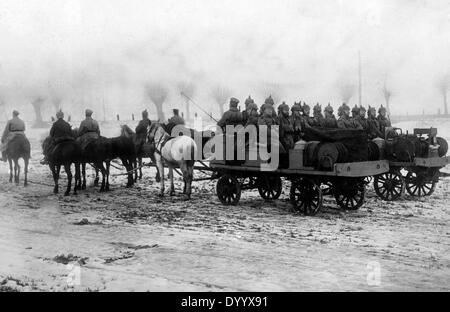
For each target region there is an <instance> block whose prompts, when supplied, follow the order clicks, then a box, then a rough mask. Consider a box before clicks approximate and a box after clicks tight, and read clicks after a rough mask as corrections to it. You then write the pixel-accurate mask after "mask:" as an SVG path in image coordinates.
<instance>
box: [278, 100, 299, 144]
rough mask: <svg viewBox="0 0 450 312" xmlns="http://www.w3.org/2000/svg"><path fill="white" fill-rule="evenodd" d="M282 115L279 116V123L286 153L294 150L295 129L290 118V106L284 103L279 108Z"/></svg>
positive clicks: (281, 139) (281, 140)
mask: <svg viewBox="0 0 450 312" xmlns="http://www.w3.org/2000/svg"><path fill="white" fill-rule="evenodd" d="M278 110H279V112H280V114H279V116H278V123H279V125H280V132H279V137H280V143H281V144H282V145H283V147H284V149H285V151H288V150H290V149H293V148H294V143H295V142H294V127H293V125H292V122H291V119H290V118H289V106H288V105H286V103H284V102H283V104H281V105H280V107H279V108H278Z"/></svg>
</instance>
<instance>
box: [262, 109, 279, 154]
mask: <svg viewBox="0 0 450 312" xmlns="http://www.w3.org/2000/svg"><path fill="white" fill-rule="evenodd" d="M262 113H263V114H262V116H260V117H259V118H258V131H260V129H261V127H262V126H265V127H266V129H267V137H266V138H263V141H262V142H261V143H263V144H267V150H268V151H270V140H271V133H270V132H271V129H272V126H275V125H278V118H276V117H275V116H274V115H273V113H274V109H273V107H272V106H271V105H266V106H265V107H264V111H263V112H262Z"/></svg>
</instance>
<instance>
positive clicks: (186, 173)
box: [180, 161, 194, 200]
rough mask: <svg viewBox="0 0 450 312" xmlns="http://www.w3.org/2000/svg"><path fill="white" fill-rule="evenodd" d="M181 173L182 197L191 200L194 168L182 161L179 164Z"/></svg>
mask: <svg viewBox="0 0 450 312" xmlns="http://www.w3.org/2000/svg"><path fill="white" fill-rule="evenodd" d="M180 169H181V172H182V173H183V181H184V197H185V199H186V200H188V199H190V198H191V191H192V190H191V186H192V178H193V172H194V166H193V165H189V164H188V163H187V162H186V161H182V163H181V164H180Z"/></svg>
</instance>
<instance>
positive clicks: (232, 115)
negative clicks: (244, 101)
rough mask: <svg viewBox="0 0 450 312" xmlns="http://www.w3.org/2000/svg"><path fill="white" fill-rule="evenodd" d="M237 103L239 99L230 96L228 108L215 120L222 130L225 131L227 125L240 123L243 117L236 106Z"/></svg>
mask: <svg viewBox="0 0 450 312" xmlns="http://www.w3.org/2000/svg"><path fill="white" fill-rule="evenodd" d="M238 104H239V100H238V99H236V98H234V97H232V98H231V99H230V109H229V110H228V111H226V112H225V113H224V114H223V116H222V118H221V119H220V120H219V121H218V122H217V125H218V126H219V127H220V128H222V131H223V132H225V131H226V126H227V125H232V126H237V125H242V123H243V118H242V113H241V112H240V111H239V110H238V108H237V106H238Z"/></svg>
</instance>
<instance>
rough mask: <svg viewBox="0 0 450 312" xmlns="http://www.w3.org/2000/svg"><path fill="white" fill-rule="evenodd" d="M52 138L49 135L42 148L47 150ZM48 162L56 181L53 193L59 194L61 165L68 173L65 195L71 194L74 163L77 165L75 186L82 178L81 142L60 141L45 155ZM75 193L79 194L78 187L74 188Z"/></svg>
mask: <svg viewBox="0 0 450 312" xmlns="http://www.w3.org/2000/svg"><path fill="white" fill-rule="evenodd" d="M51 140H52V138H51V137H47V138H46V139H45V140H44V142H42V150H43V151H44V153H45V151H46V150H47V148H46V146H48V144H50V143H51ZM45 156H46V158H47V160H48V164H49V167H50V170H51V172H52V175H53V181H54V182H55V187H54V189H53V193H55V194H58V191H59V186H58V181H59V175H60V172H61V167H62V166H63V167H64V170H65V171H66V174H67V188H66V192H65V193H64V196H68V195H70V190H71V188H72V178H73V175H72V171H71V166H72V164H74V165H75V183H74V184H75V186H76V185H77V182H78V181H79V180H80V169H79V168H80V167H79V164H80V161H81V147H80V144H78V143H77V142H76V141H75V140H66V141H62V142H60V143H57V144H56V145H55V147H54V148H52V149H51V150H50V151H49V154H47V155H45ZM73 194H74V195H76V194H77V188H76V187H74V188H73Z"/></svg>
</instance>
